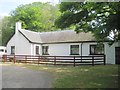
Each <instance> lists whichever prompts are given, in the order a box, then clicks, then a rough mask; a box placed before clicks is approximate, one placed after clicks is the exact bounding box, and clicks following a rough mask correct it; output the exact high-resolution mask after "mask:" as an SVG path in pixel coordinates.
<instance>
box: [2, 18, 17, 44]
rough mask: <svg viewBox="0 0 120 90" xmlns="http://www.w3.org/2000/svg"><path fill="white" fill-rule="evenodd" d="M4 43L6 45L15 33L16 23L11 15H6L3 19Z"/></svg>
mask: <svg viewBox="0 0 120 90" xmlns="http://www.w3.org/2000/svg"><path fill="white" fill-rule="evenodd" d="M1 22H2V26H1V31H2V45H3V46H5V45H6V44H7V42H8V40H9V39H10V38H11V37H12V35H13V34H14V28H15V27H14V25H13V24H14V23H13V21H12V19H11V17H10V16H6V17H4V18H3V19H2V21H1Z"/></svg>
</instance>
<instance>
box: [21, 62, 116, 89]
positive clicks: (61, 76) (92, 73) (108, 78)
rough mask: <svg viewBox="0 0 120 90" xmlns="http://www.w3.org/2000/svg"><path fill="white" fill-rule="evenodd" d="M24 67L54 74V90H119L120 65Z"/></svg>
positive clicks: (28, 65)
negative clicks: (117, 89) (78, 89)
mask: <svg viewBox="0 0 120 90" xmlns="http://www.w3.org/2000/svg"><path fill="white" fill-rule="evenodd" d="M22 66H24V67H27V68H30V69H33V70H43V71H47V72H50V73H52V74H53V75H54V77H55V79H54V83H53V88H118V65H105V66H104V65H96V66H76V67H73V66H53V65H51V66H50V65H39V66H38V65H30V64H27V65H25V64H24V65H22Z"/></svg>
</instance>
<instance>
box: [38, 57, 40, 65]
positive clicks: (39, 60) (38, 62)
mask: <svg viewBox="0 0 120 90" xmlns="http://www.w3.org/2000/svg"><path fill="white" fill-rule="evenodd" d="M39 61H40V56H38V65H39Z"/></svg>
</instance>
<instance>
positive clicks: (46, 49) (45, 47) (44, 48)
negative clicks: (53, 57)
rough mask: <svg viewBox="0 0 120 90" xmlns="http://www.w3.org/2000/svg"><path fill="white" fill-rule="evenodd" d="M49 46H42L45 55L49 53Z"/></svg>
mask: <svg viewBox="0 0 120 90" xmlns="http://www.w3.org/2000/svg"><path fill="white" fill-rule="evenodd" d="M48 48H49V47H48V46H42V54H43V55H49V54H48Z"/></svg>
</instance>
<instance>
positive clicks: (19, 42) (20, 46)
mask: <svg viewBox="0 0 120 90" xmlns="http://www.w3.org/2000/svg"><path fill="white" fill-rule="evenodd" d="M11 46H15V54H16V55H31V46H32V45H31V43H29V41H28V40H27V39H26V38H25V37H24V36H23V35H22V34H21V33H19V32H18V33H16V34H15V35H14V36H13V37H12V38H11V40H10V41H9V42H8V44H7V54H8V55H10V54H11Z"/></svg>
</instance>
